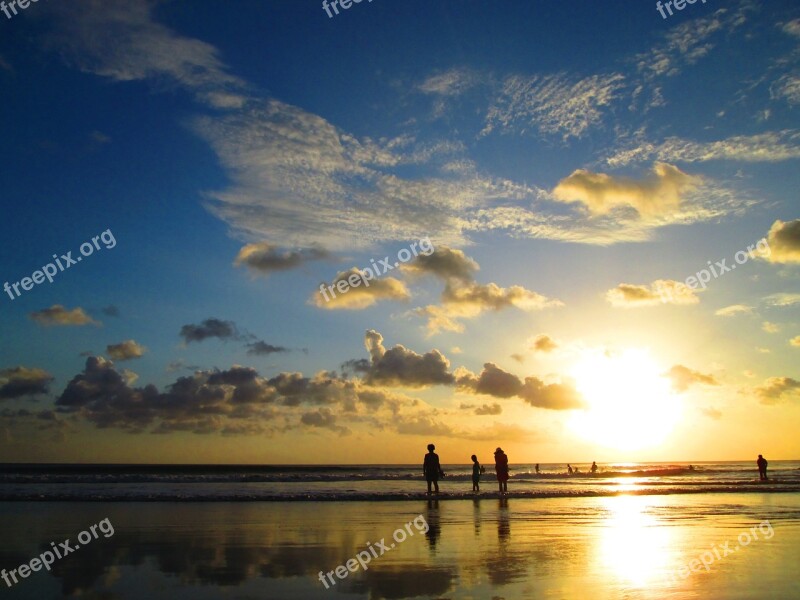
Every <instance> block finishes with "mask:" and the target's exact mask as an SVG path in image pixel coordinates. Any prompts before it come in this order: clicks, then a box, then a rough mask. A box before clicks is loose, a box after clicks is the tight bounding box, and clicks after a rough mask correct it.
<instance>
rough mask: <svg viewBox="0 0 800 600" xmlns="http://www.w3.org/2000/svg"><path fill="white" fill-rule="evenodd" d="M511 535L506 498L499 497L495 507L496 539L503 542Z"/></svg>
mask: <svg viewBox="0 0 800 600" xmlns="http://www.w3.org/2000/svg"><path fill="white" fill-rule="evenodd" d="M510 535H511V521H510V520H509V518H508V498H504V497H502V496H501V497H500V500H499V504H498V508H497V539H498V540H499V541H500V543H501V544H505V543H506V542H507V541H508V538H509V536H510Z"/></svg>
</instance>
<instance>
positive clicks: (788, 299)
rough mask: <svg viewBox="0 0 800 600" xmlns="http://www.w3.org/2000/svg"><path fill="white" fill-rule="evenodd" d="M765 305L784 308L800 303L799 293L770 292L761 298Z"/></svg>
mask: <svg viewBox="0 0 800 600" xmlns="http://www.w3.org/2000/svg"><path fill="white" fill-rule="evenodd" d="M761 300H762V301H763V302H764V304H766V305H767V306H774V307H776V308H785V307H787V306H794V305H795V304H800V294H770V295H769V296H765V297H763V298H762V299H761Z"/></svg>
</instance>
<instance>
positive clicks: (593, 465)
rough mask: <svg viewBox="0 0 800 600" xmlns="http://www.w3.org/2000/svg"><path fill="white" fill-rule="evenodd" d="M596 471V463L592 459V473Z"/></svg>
mask: <svg viewBox="0 0 800 600" xmlns="http://www.w3.org/2000/svg"><path fill="white" fill-rule="evenodd" d="M595 473H597V463H596V462H594V461H592V475H594V474H595Z"/></svg>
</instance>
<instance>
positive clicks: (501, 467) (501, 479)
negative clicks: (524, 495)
mask: <svg viewBox="0 0 800 600" xmlns="http://www.w3.org/2000/svg"><path fill="white" fill-rule="evenodd" d="M494 470H495V472H496V473H497V482H498V483H499V484H500V493H501V494H504V493H505V494H507V493H508V456H506V453H505V452H503V450H502V449H501V448H498V449H497V450H495V451H494Z"/></svg>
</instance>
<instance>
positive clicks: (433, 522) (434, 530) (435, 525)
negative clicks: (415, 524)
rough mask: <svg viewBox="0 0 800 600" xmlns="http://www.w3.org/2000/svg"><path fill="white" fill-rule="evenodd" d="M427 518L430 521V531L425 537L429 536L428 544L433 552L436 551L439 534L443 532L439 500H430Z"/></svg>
mask: <svg viewBox="0 0 800 600" xmlns="http://www.w3.org/2000/svg"><path fill="white" fill-rule="evenodd" d="M426 520H427V521H428V531H427V532H426V533H425V537H426V538H428V545H429V546H430V550H431V552H436V542H437V540H438V539H439V534H440V533H441V523H440V522H439V501H438V500H433V499H431V500H428V510H427V519H426Z"/></svg>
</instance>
